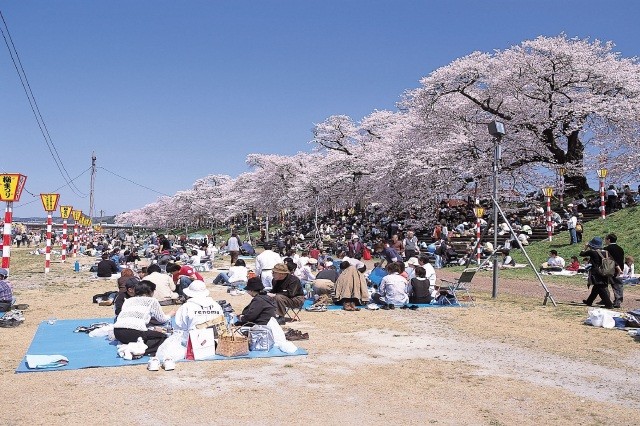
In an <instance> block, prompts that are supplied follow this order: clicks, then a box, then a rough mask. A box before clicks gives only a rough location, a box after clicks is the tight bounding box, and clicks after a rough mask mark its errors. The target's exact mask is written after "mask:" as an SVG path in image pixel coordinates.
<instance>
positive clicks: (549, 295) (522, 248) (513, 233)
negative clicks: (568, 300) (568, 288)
mask: <svg viewBox="0 0 640 426" xmlns="http://www.w3.org/2000/svg"><path fill="white" fill-rule="evenodd" d="M494 203H495V199H494ZM495 205H496V206H498V211H499V212H500V215H502V218H503V219H504V221H505V222H506V223H507V225H508V226H509V231H511V235H512V236H513V238H514V239H515V241H517V243H518V246H520V249H521V250H522V254H524V257H526V258H527V261H528V262H529V266H531V269H532V270H533V272H534V273H535V274H536V277H538V281H540V284H541V285H542V288H544V291H545V295H544V301H543V302H542V304H543V305H546V304H547V299H549V300H551V303H553V306H558V305H557V304H556V301H555V300H553V296H551V292H550V291H549V289H548V288H547V285H546V284H545V283H544V281H543V280H542V276H540V273H539V272H538V269H536V266H535V265H534V264H533V261H532V260H531V258H530V257H529V255H528V254H527V251H526V250H525V248H524V246H523V245H522V244H520V240H518V236H517V235H516V233H515V231H514V230H513V228H512V227H511V223H509V221H508V220H507V216H505V214H504V212H503V211H502V209H501V208H500V206H499V205H498V204H497V203H495Z"/></svg>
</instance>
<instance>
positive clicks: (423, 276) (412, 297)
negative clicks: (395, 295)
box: [408, 266, 431, 303]
mask: <svg viewBox="0 0 640 426" xmlns="http://www.w3.org/2000/svg"><path fill="white" fill-rule="evenodd" d="M415 274H416V276H415V277H414V278H412V279H411V281H410V282H409V289H408V290H409V303H431V292H430V291H429V284H430V283H429V280H427V271H426V270H425V269H424V268H423V267H422V266H416V267H415Z"/></svg>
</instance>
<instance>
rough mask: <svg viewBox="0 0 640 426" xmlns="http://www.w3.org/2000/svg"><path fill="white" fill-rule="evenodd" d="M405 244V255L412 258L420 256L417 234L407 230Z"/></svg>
mask: <svg viewBox="0 0 640 426" xmlns="http://www.w3.org/2000/svg"><path fill="white" fill-rule="evenodd" d="M402 244H403V245H404V257H405V258H406V259H410V258H412V257H418V255H419V254H420V249H419V248H418V237H416V236H415V234H414V232H413V231H407V236H406V237H405V239H404V240H403V241H402Z"/></svg>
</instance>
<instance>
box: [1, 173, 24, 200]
mask: <svg viewBox="0 0 640 426" xmlns="http://www.w3.org/2000/svg"><path fill="white" fill-rule="evenodd" d="M26 181H27V177H26V176H25V175H21V174H20V173H5V174H0V184H1V185H2V187H1V189H0V201H20V194H22V189H23V188H24V184H25V182H26Z"/></svg>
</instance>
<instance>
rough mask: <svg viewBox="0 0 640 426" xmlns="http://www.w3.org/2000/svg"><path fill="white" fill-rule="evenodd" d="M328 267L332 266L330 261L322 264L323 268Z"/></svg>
mask: <svg viewBox="0 0 640 426" xmlns="http://www.w3.org/2000/svg"><path fill="white" fill-rule="evenodd" d="M329 266H333V262H332V261H330V260H327V261H326V262H324V267H325V268H328V267H329Z"/></svg>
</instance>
